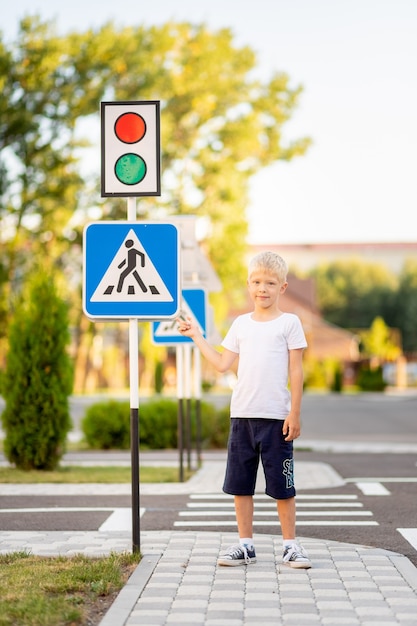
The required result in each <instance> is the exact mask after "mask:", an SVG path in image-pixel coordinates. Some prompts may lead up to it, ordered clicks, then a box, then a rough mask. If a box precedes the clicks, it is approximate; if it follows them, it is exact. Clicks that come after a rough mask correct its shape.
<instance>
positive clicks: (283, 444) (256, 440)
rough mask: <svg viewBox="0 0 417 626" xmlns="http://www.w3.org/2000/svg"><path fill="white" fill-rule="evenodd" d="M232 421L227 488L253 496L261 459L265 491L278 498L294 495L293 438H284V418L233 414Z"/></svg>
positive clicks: (241, 494)
mask: <svg viewBox="0 0 417 626" xmlns="http://www.w3.org/2000/svg"><path fill="white" fill-rule="evenodd" d="M230 422H231V423H230V433H229V441H228V444H227V451H228V455H227V466H226V476H225V479H224V485H223V491H224V492H225V493H230V494H232V495H234V496H252V495H253V494H254V493H255V484H256V476H257V473H258V466H259V459H260V460H261V462H262V466H263V470H264V474H265V481H266V489H265V493H266V494H267V495H268V496H271V498H274V499H275V500H284V499H286V498H293V497H294V496H295V487H294V460H293V442H292V441H285V439H284V435H283V434H282V427H283V424H284V420H273V419H261V418H255V417H251V418H246V417H245V418H243V417H233V418H232V419H231V420H230Z"/></svg>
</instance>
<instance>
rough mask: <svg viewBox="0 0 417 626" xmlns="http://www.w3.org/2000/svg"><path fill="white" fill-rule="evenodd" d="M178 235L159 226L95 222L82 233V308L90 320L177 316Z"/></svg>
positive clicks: (166, 226) (169, 226)
mask: <svg viewBox="0 0 417 626" xmlns="http://www.w3.org/2000/svg"><path fill="white" fill-rule="evenodd" d="M179 250H180V246H179V235H178V229H177V227H176V226H175V225H174V224H164V223H161V222H94V223H91V224H88V225H87V226H86V227H85V229H84V284H83V309H84V312H85V314H86V315H87V316H88V317H90V318H92V319H98V320H100V319H129V318H137V319H142V320H154V319H166V318H173V317H175V316H176V314H177V312H178V309H179V305H180V269H179Z"/></svg>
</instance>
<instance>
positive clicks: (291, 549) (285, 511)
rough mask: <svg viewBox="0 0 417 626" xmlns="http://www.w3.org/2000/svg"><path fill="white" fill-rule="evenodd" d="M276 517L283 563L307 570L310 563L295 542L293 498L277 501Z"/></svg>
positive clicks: (304, 552)
mask: <svg viewBox="0 0 417 626" xmlns="http://www.w3.org/2000/svg"><path fill="white" fill-rule="evenodd" d="M277 510H278V517H279V521H280V523H281V531H282V539H283V549H284V555H283V563H284V565H289V566H290V567H295V568H298V569H309V568H310V567H311V561H310V559H309V558H308V555H307V553H306V551H305V550H304V549H303V548H302V547H301V546H299V545H298V544H297V543H296V540H295V515H296V513H295V498H288V499H286V500H277Z"/></svg>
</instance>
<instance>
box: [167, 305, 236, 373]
mask: <svg viewBox="0 0 417 626" xmlns="http://www.w3.org/2000/svg"><path fill="white" fill-rule="evenodd" d="M177 323H178V330H179V331H180V333H181V334H182V335H184V337H190V338H191V339H192V340H193V341H194V343H195V345H196V346H197V348H198V349H199V350H200V352H201V354H202V355H203V356H204V357H205V358H206V359H207V361H208V362H209V363H211V364H212V365H213V367H214V368H215V369H216V370H217V371H218V372H227V370H229V369H230V368H231V366H232V365H233V363H234V361H235V360H236V359H237V357H238V355H237V353H236V352H231V351H230V350H226V349H224V350H223V352H218V350H216V349H215V348H213V346H211V345H210V344H209V343H208V341H207V340H206V339H205V338H204V337H203V335H202V334H201V332H200V331H199V329H198V328H197V326H196V325H195V324H193V322H192V320H191V318H188V319H183V318H182V317H179V318H177Z"/></svg>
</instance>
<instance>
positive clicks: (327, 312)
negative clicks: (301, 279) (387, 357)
mask: <svg viewBox="0 0 417 626" xmlns="http://www.w3.org/2000/svg"><path fill="white" fill-rule="evenodd" d="M310 275H311V276H312V277H313V278H314V279H315V283H316V289H317V300H318V302H317V304H318V307H319V309H320V311H321V313H322V315H323V317H324V318H325V319H326V320H327V321H329V322H331V323H332V324H336V325H337V326H341V327H342V328H368V327H369V326H370V325H371V323H372V321H373V320H374V319H375V317H377V316H378V315H380V316H382V317H383V318H384V319H385V320H386V321H387V323H389V320H390V318H391V317H392V308H393V302H394V298H395V290H396V287H397V281H396V278H395V276H394V274H392V273H391V272H389V271H388V270H387V269H385V268H384V267H383V266H382V265H378V264H374V263H364V262H363V261H361V260H359V259H351V260H346V261H335V262H333V263H329V264H324V265H320V266H318V267H316V268H314V269H313V270H312V271H311V273H310Z"/></svg>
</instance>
